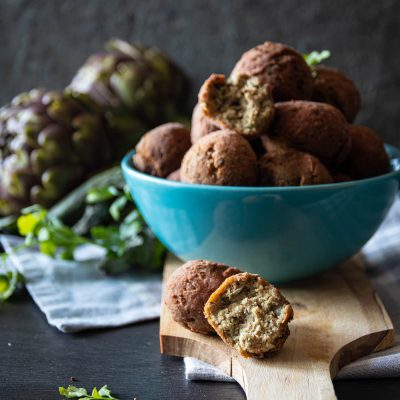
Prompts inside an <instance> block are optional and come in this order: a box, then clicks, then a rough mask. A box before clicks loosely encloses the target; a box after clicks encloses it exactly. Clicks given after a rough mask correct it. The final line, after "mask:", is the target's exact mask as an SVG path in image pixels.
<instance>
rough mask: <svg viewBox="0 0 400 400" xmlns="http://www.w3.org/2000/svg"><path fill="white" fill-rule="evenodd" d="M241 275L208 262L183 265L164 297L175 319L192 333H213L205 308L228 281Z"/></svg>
mask: <svg viewBox="0 0 400 400" xmlns="http://www.w3.org/2000/svg"><path fill="white" fill-rule="evenodd" d="M239 272H240V271H239V270H238V269H236V268H232V267H229V266H228V265H225V264H221V263H217V262H212V261H208V260H192V261H188V262H187V263H185V264H183V265H182V266H181V267H180V268H178V269H177V270H176V271H175V272H174V273H173V274H172V275H171V277H170V279H169V280H168V283H167V290H166V292H165V296H164V303H165V304H166V305H167V307H168V309H169V311H170V313H171V316H172V319H173V320H174V321H175V322H177V323H179V324H180V325H182V326H184V327H185V328H186V329H189V330H191V331H192V332H197V333H202V334H210V333H213V332H214V330H213V328H212V327H211V325H209V323H208V322H207V320H206V318H205V316H204V313H203V309H204V304H205V303H206V302H207V300H208V298H209V296H210V294H211V293H212V292H213V291H214V290H215V289H216V288H218V286H219V285H220V284H221V283H222V282H223V281H224V280H225V279H226V278H227V277H229V276H231V275H233V274H237V273H239Z"/></svg>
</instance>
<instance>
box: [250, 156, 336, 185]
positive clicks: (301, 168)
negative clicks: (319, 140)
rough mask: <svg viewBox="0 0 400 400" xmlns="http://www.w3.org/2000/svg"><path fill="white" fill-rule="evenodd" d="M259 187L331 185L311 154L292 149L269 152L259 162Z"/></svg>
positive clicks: (326, 172) (330, 181)
mask: <svg viewBox="0 0 400 400" xmlns="http://www.w3.org/2000/svg"><path fill="white" fill-rule="evenodd" d="M258 165H259V171H260V178H259V182H260V185H261V186H305V185H320V184H324V183H332V182H333V178H332V176H331V174H330V173H329V171H328V170H327V169H326V167H325V166H324V165H323V164H322V163H321V162H320V161H319V160H318V158H316V157H314V156H312V155H311V154H307V153H303V152H301V151H297V150H294V149H282V150H275V151H269V152H268V153H266V154H265V155H264V156H263V157H261V159H260V160H259V163H258Z"/></svg>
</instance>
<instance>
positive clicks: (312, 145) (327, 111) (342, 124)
mask: <svg viewBox="0 0 400 400" xmlns="http://www.w3.org/2000/svg"><path fill="white" fill-rule="evenodd" d="M275 108H276V113H275V118H274V121H273V123H272V124H271V128H270V129H269V131H268V135H269V139H270V140H271V142H272V141H274V142H277V143H279V144H280V145H282V146H286V147H292V148H295V149H297V150H300V151H304V152H306V153H310V154H312V155H313V156H315V157H317V158H319V159H320V160H321V161H322V162H323V163H324V164H325V165H338V164H340V163H342V162H343V161H344V160H345V159H346V157H347V156H348V154H349V152H350V149H351V136H350V134H349V130H348V127H349V124H348V123H347V121H346V119H345V118H344V116H343V114H342V113H341V112H340V111H339V110H338V109H337V108H336V107H333V106H332V105H330V104H326V103H317V102H311V101H301V100H297V101H286V102H282V103H277V104H275Z"/></svg>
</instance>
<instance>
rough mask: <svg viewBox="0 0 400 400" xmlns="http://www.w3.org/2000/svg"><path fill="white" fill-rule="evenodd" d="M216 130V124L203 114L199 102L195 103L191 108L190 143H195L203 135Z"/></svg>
mask: <svg viewBox="0 0 400 400" xmlns="http://www.w3.org/2000/svg"><path fill="white" fill-rule="evenodd" d="M218 130H219V128H218V126H216V125H215V124H214V123H213V121H212V120H211V119H210V118H209V117H207V116H206V115H205V114H204V112H203V108H202V107H200V104H196V106H195V107H194V109H193V114H192V128H191V130H190V137H191V139H192V143H196V142H197V141H198V140H199V139H200V138H202V137H203V136H206V135H208V134H209V133H211V132H214V131H218Z"/></svg>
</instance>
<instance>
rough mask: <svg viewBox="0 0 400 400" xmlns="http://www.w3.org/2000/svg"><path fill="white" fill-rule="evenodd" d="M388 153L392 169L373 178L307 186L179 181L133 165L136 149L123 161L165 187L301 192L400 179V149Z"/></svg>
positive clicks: (125, 168)
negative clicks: (138, 168)
mask: <svg viewBox="0 0 400 400" xmlns="http://www.w3.org/2000/svg"><path fill="white" fill-rule="evenodd" d="M385 149H386V153H387V154H388V156H389V159H390V161H391V167H392V170H391V171H390V172H387V173H386V174H383V175H378V176H374V177H372V178H365V179H358V180H353V181H349V182H336V183H325V184H319V185H306V186H222V185H203V184H198V183H186V182H178V181H173V180H169V179H165V178H160V177H156V176H153V175H149V174H146V173H144V172H141V171H139V170H137V169H136V168H135V167H134V165H133V160H132V157H133V156H134V154H135V153H136V152H135V150H131V151H129V152H128V153H127V154H126V155H125V157H124V158H123V159H122V161H121V168H122V171H123V172H124V173H126V174H129V175H130V176H133V177H134V178H135V179H140V180H141V181H146V182H149V183H153V184H157V185H160V186H164V187H170V188H174V189H192V190H202V191H205V190H207V191H220V192H224V191H230V192H232V191H233V192H243V193H244V192H254V193H272V192H274V193H276V192H294V191H296V192H300V191H302V192H303V191H321V190H336V189H346V188H352V187H359V186H363V185H367V184H369V183H374V182H379V181H384V180H386V179H392V178H395V179H398V180H400V149H399V148H397V147H395V146H392V145H390V144H387V143H385Z"/></svg>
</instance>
